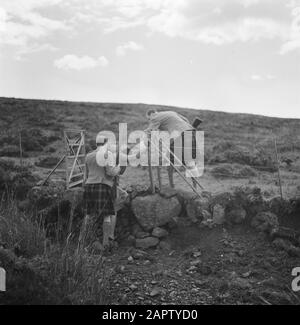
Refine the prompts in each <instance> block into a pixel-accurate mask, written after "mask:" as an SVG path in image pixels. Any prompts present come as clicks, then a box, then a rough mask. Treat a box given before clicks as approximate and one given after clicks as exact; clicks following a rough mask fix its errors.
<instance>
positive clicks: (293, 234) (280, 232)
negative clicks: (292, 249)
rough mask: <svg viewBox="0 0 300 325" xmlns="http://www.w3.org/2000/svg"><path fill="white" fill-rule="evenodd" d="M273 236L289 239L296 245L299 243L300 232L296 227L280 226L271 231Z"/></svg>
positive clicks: (273, 237) (274, 237)
mask: <svg viewBox="0 0 300 325" xmlns="http://www.w3.org/2000/svg"><path fill="white" fill-rule="evenodd" d="M271 238H272V239H276V238H282V239H287V240H289V241H290V242H291V243H292V244H294V245H299V244H300V242H299V238H300V233H299V231H296V230H294V229H290V228H285V227H279V228H276V229H273V230H272V231H271Z"/></svg>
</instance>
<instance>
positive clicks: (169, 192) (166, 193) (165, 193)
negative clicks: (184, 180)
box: [159, 186, 177, 199]
mask: <svg viewBox="0 0 300 325" xmlns="http://www.w3.org/2000/svg"><path fill="white" fill-rule="evenodd" d="M159 194H160V195H161V196H162V197H164V198H166V199H170V198H171V197H174V196H176V195H177V190H176V189H174V188H171V187H168V186H162V188H161V190H160V192H159Z"/></svg>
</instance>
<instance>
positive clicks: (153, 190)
mask: <svg viewBox="0 0 300 325" xmlns="http://www.w3.org/2000/svg"><path fill="white" fill-rule="evenodd" d="M148 170H149V178H150V188H151V193H152V194H154V193H155V185H154V181H153V171H152V164H151V145H150V142H148Z"/></svg>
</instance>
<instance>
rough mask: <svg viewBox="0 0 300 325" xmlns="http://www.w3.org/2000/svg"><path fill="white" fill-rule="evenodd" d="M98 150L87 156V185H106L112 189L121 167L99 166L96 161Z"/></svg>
mask: <svg viewBox="0 0 300 325" xmlns="http://www.w3.org/2000/svg"><path fill="white" fill-rule="evenodd" d="M96 155H97V150H95V151H93V152H90V153H88V154H87V156H86V159H85V165H86V176H87V179H86V182H85V184H106V185H108V186H110V187H112V186H113V185H114V177H115V176H117V175H118V174H119V172H120V167H119V166H115V167H112V166H105V167H103V166H99V165H98V164H97V161H96Z"/></svg>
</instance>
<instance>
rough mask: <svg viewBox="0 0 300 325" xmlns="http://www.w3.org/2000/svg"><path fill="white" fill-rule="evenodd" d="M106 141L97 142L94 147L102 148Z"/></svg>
mask: <svg viewBox="0 0 300 325" xmlns="http://www.w3.org/2000/svg"><path fill="white" fill-rule="evenodd" d="M107 141H108V139H105V140H104V141H103V142H97V143H96V145H97V147H98V148H99V147H103V146H104V145H105V144H106V143H107Z"/></svg>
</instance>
